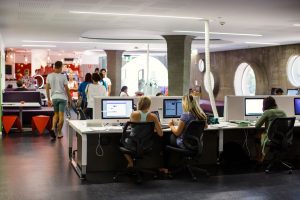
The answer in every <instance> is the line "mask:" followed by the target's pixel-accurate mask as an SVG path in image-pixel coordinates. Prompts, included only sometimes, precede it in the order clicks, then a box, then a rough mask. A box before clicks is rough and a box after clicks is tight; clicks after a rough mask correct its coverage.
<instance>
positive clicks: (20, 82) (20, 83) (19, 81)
mask: <svg viewBox="0 0 300 200" xmlns="http://www.w3.org/2000/svg"><path fill="white" fill-rule="evenodd" d="M17 87H18V88H20V87H23V81H22V80H18V81H17Z"/></svg>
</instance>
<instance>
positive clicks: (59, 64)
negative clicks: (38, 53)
mask: <svg viewBox="0 0 300 200" xmlns="http://www.w3.org/2000/svg"><path fill="white" fill-rule="evenodd" d="M54 66H55V69H60V68H62V66H63V63H62V62H61V61H56V62H55V64H54Z"/></svg>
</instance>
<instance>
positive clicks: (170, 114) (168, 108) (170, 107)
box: [163, 98, 182, 119]
mask: <svg viewBox="0 0 300 200" xmlns="http://www.w3.org/2000/svg"><path fill="white" fill-rule="evenodd" d="M181 114H182V99H181V98H178V99H164V100H163V118H164V119H172V118H173V119H178V118H180V116H181Z"/></svg>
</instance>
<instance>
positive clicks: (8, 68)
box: [5, 65, 12, 75]
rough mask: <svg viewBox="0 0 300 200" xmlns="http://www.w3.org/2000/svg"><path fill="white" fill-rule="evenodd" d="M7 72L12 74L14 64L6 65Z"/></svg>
mask: <svg viewBox="0 0 300 200" xmlns="http://www.w3.org/2000/svg"><path fill="white" fill-rule="evenodd" d="M5 74H6V75H12V65H5Z"/></svg>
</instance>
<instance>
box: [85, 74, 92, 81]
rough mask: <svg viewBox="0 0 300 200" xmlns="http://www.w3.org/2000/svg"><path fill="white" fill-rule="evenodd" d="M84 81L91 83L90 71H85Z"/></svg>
mask: <svg viewBox="0 0 300 200" xmlns="http://www.w3.org/2000/svg"><path fill="white" fill-rule="evenodd" d="M84 81H85V82H88V83H91V82H92V74H91V73H86V74H85V78H84Z"/></svg>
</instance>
